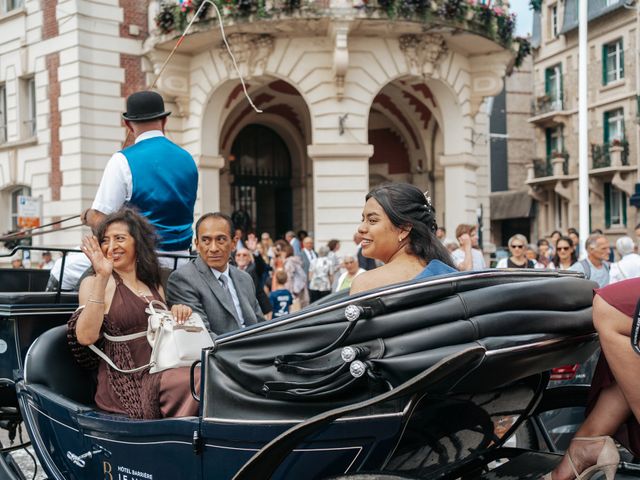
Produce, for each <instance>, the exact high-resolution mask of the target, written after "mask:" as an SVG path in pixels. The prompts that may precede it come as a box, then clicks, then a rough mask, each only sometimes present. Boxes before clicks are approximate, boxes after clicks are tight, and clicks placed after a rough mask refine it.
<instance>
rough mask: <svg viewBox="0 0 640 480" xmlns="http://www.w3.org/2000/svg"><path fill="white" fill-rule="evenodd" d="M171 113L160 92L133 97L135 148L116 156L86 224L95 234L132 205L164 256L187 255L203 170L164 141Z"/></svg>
mask: <svg viewBox="0 0 640 480" xmlns="http://www.w3.org/2000/svg"><path fill="white" fill-rule="evenodd" d="M170 114H171V112H166V111H164V101H163V100H162V97H161V96H160V95H159V94H157V93H155V92H150V91H144V92H137V93H134V94H132V95H131V96H129V98H128V99H127V111H126V112H125V113H123V114H122V118H123V119H124V123H125V124H126V126H127V128H128V129H129V131H130V132H131V133H132V135H133V137H134V139H135V144H134V145H131V146H130V147H128V148H125V149H124V150H122V151H120V152H116V153H115V154H113V156H112V157H111V159H110V160H109V162H108V163H107V166H106V168H105V170H104V173H103V175H102V180H101V182H100V187H99V188H98V192H97V194H96V197H95V199H94V201H93V205H92V206H91V208H90V209H88V210H86V211H85V212H83V214H82V220H83V223H85V224H86V225H89V226H91V227H92V228H94V229H95V227H96V226H97V225H98V224H99V223H100V221H101V220H102V219H103V218H104V217H105V215H109V214H110V213H113V212H115V211H116V210H118V209H119V208H120V207H122V206H123V205H124V204H125V203H127V204H128V205H130V206H132V207H135V208H136V209H137V210H138V211H139V212H140V213H141V214H142V215H144V216H145V217H147V219H148V220H149V221H150V222H151V224H152V225H153V226H154V227H155V229H156V231H157V233H158V235H159V237H160V243H159V249H160V251H164V252H172V253H183V254H187V253H188V250H189V247H190V246H191V239H192V237H193V232H192V230H191V225H192V224H193V207H194V204H195V200H196V192H197V189H198V169H197V168H196V164H195V162H194V161H193V158H192V157H191V155H190V154H189V152H187V151H186V150H184V149H182V148H180V147H179V146H178V145H176V144H175V143H173V142H171V141H170V140H168V139H167V138H166V137H165V136H164V130H165V126H166V124H167V117H168V116H169V115H170ZM165 261H169V262H170V260H169V259H165Z"/></svg>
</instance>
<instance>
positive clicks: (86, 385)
mask: <svg viewBox="0 0 640 480" xmlns="http://www.w3.org/2000/svg"><path fill="white" fill-rule="evenodd" d="M24 378H25V383H27V384H28V385H29V386H34V385H41V386H44V387H46V388H47V389H48V390H49V391H51V392H52V393H54V394H56V395H60V396H62V397H64V399H66V400H70V401H72V402H74V403H77V404H79V405H77V406H76V407H77V408H79V409H85V408H93V404H94V401H93V398H94V395H95V380H94V378H93V374H92V372H90V371H89V370H86V369H84V368H82V367H81V366H80V365H78V363H77V362H76V360H75V359H74V358H73V355H72V353H71V350H69V347H68V344H67V326H66V325H60V326H58V327H55V328H52V329H51V330H47V331H46V332H44V333H43V334H42V335H40V336H39V337H38V339H37V340H36V341H35V342H34V343H33V344H32V345H31V348H29V352H28V353H27V357H26V359H25V367H24Z"/></svg>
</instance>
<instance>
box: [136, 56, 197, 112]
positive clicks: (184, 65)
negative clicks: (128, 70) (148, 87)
mask: <svg viewBox="0 0 640 480" xmlns="http://www.w3.org/2000/svg"><path fill="white" fill-rule="evenodd" d="M147 59H148V61H149V62H150V63H151V65H152V69H153V75H152V77H153V78H155V75H156V74H157V73H158V72H159V71H160V69H161V68H162V65H163V64H164V61H165V59H166V52H160V51H157V50H152V51H151V52H149V53H148V54H147ZM147 78H149V76H148V77H147ZM148 81H149V82H150V81H152V80H148ZM155 88H156V89H157V90H158V91H159V92H160V94H162V96H163V97H164V99H165V101H166V102H171V103H174V104H175V105H176V107H177V109H178V111H177V112H174V115H175V116H178V117H188V116H189V100H190V91H191V89H190V87H189V57H188V56H185V55H179V54H178V55H175V56H174V57H173V59H172V61H171V62H170V63H169V65H167V67H166V68H165V70H164V72H162V75H160V77H159V78H158V81H157V82H156V87H155Z"/></svg>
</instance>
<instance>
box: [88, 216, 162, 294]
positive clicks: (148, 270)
mask: <svg viewBox="0 0 640 480" xmlns="http://www.w3.org/2000/svg"><path fill="white" fill-rule="evenodd" d="M113 223H124V224H125V225H126V226H127V228H128V229H129V235H131V236H132V237H133V240H134V242H135V249H136V276H137V277H138V279H140V281H142V282H144V283H145V284H146V285H149V286H153V287H156V288H157V287H158V286H159V285H160V264H159V263H158V255H157V254H156V244H157V238H158V236H157V234H156V231H155V229H154V228H153V226H152V225H151V224H150V223H149V221H148V220H147V219H146V218H145V217H143V216H142V215H140V214H139V213H138V212H136V211H135V210H133V209H131V208H127V207H124V208H121V209H120V210H118V211H117V212H113V213H112V214H110V215H107V216H106V217H105V218H104V219H103V220H102V222H100V225H98V228H97V230H96V238H97V239H98V243H100V244H101V243H102V238H103V237H104V233H105V232H106V230H107V227H108V226H109V225H111V224H113Z"/></svg>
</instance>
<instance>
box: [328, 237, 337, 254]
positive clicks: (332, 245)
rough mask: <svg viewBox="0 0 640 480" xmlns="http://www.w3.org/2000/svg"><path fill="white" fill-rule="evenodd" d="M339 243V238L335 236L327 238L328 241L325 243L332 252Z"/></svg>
mask: <svg viewBox="0 0 640 480" xmlns="http://www.w3.org/2000/svg"><path fill="white" fill-rule="evenodd" d="M339 243H340V240H336V239H335V238H333V239H331V240H329V242H328V243H327V247H329V250H331V251H332V252H334V251H335V249H336V247H337V246H338V244H339Z"/></svg>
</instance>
